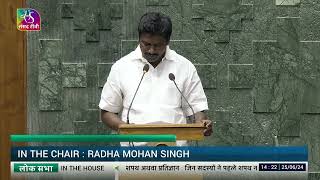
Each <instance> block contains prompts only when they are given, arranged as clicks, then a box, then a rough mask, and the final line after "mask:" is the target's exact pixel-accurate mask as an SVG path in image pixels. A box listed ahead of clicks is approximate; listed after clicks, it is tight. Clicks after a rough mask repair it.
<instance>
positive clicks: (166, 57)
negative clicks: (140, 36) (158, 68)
mask: <svg viewBox="0 0 320 180" xmlns="http://www.w3.org/2000/svg"><path fill="white" fill-rule="evenodd" d="M132 55H133V59H135V60H138V59H139V60H142V61H147V60H146V59H145V58H144V57H143V56H142V52H141V49H140V45H138V47H137V48H136V49H135V50H134V51H133V54H132ZM162 60H170V61H175V59H174V58H173V55H172V52H171V49H170V48H169V45H167V47H166V53H165V55H164V57H163V59H162Z"/></svg>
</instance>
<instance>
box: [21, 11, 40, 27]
mask: <svg viewBox="0 0 320 180" xmlns="http://www.w3.org/2000/svg"><path fill="white" fill-rule="evenodd" d="M17 29H18V30H19V31H40V29H41V17H40V14H39V13H38V12H37V11H36V10H35V9H31V8H18V9H17Z"/></svg>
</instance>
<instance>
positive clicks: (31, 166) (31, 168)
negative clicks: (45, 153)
mask: <svg viewBox="0 0 320 180" xmlns="http://www.w3.org/2000/svg"><path fill="white" fill-rule="evenodd" d="M48 167H50V168H48ZM58 171H59V170H58V163H14V167H13V172H22V173H23V172H24V173H30V172H31V173H32V172H33V173H34V172H58Z"/></svg>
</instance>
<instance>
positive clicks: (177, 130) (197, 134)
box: [119, 123, 205, 146]
mask: <svg viewBox="0 0 320 180" xmlns="http://www.w3.org/2000/svg"><path fill="white" fill-rule="evenodd" d="M204 129H205V127H204V125H203V124H201V123H195V124H121V125H120V126H119V134H174V135H176V137H177V140H193V141H195V140H197V141H199V140H203V139H204V137H203V130H204ZM148 145H149V146H162V145H163V146H174V145H176V144H175V143H172V142H155V143H148Z"/></svg>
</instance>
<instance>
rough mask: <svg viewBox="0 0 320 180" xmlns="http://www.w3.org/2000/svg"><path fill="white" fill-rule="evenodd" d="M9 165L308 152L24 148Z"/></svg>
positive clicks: (300, 150)
mask: <svg viewBox="0 0 320 180" xmlns="http://www.w3.org/2000/svg"><path fill="white" fill-rule="evenodd" d="M11 161H260V162H261V161H308V148H307V147H306V146H295V147H292V146H291V147H264V146H252V147H142V146H140V147H114V146H113V147H109V146H105V147H78V146H24V147H12V149H11Z"/></svg>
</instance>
